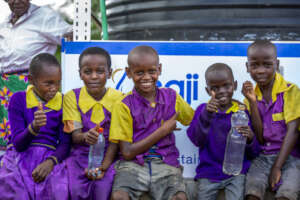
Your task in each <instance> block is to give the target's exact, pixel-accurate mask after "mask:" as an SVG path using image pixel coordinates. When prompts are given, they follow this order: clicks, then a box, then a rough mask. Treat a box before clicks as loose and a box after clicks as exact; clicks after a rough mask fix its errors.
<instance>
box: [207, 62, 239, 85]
mask: <svg viewBox="0 0 300 200" xmlns="http://www.w3.org/2000/svg"><path fill="white" fill-rule="evenodd" d="M220 71H227V72H228V73H229V75H231V77H232V79H234V77H233V73H232V69H231V68H230V67H229V66H228V65H227V64H225V63H214V64H212V65H210V66H209V67H208V68H207V69H206V71H205V80H206V82H207V79H208V74H209V73H211V72H220Z"/></svg>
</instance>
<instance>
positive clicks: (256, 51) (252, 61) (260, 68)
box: [246, 46, 279, 87]
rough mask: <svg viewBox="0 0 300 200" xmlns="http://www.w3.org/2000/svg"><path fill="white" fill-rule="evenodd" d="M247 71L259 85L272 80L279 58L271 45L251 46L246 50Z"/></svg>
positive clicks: (267, 83)
mask: <svg viewBox="0 0 300 200" xmlns="http://www.w3.org/2000/svg"><path fill="white" fill-rule="evenodd" d="M247 57H248V62H247V63H246V66H247V72H248V73H250V75H251V77H252V79H253V80H254V81H255V82H256V83H257V84H258V86H260V87H264V86H267V85H269V84H270V83H272V82H273V80H274V77H275V72H276V70H278V67H279V60H277V58H276V53H275V51H274V49H273V48H272V47H255V46H254V47H252V48H250V49H249V51H248V55H247Z"/></svg>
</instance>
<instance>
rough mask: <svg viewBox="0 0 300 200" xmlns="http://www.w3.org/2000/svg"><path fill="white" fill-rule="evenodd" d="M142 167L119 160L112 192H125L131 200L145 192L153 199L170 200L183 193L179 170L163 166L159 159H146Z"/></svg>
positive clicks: (136, 199) (183, 186)
mask: <svg viewBox="0 0 300 200" xmlns="http://www.w3.org/2000/svg"><path fill="white" fill-rule="evenodd" d="M144 161H145V163H144V166H142V165H139V164H136V163H135V162H132V161H124V160H120V161H118V162H117V163H116V164H115V169H116V175H115V180H114V185H113V189H112V190H113V192H114V191H125V192H127V193H128V194H129V196H130V198H131V200H138V199H139V198H140V197H141V196H142V194H143V193H145V192H147V193H148V194H149V195H150V196H151V197H152V198H153V199H164V200H169V199H171V198H172V197H173V196H174V195H175V194H176V193H178V192H185V184H184V182H183V177H182V170H181V168H176V167H173V166H170V165H167V164H165V163H164V162H163V161H162V160H161V159H160V158H155V157H154V158H147V159H145V160H144Z"/></svg>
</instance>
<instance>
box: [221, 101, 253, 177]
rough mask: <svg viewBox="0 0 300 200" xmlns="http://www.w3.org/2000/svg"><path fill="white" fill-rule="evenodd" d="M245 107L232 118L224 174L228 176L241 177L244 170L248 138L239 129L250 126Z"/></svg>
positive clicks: (240, 107) (240, 108)
mask: <svg viewBox="0 0 300 200" xmlns="http://www.w3.org/2000/svg"><path fill="white" fill-rule="evenodd" d="M244 110H245V107H244V106H239V110H238V111H237V112H235V113H233V114H232V116H231V129H230V132H229V134H228V136H227V142H226V149H225V156H224V162H223V172H224V173H225V174H228V175H234V176H236V175H239V174H240V173H241V171H242V168H243V161H244V154H245V147H246V141H247V138H246V137H244V136H242V135H241V134H240V133H239V132H238V131H237V128H238V127H241V126H248V122H249V118H248V115H247V114H246V112H245V111H244Z"/></svg>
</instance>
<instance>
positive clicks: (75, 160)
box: [66, 146, 115, 200]
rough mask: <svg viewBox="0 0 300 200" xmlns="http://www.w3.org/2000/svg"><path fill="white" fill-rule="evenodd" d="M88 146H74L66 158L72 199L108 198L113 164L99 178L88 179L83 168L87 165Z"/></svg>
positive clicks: (102, 199) (99, 199)
mask: <svg viewBox="0 0 300 200" xmlns="http://www.w3.org/2000/svg"><path fill="white" fill-rule="evenodd" d="M88 154H89V147H87V146H76V148H73V149H72V150H71V155H70V156H69V157H68V158H67V159H66V163H67V169H68V177H69V183H70V184H69V191H70V196H71V199H72V200H79V199H80V200H85V199H86V200H87V199H93V200H96V199H97V200H109V199H110V193H111V188H112V184H113V180H114V175H115V171H114V167H113V166H114V165H113V164H112V165H111V166H110V167H109V168H108V170H107V171H106V173H105V175H104V177H103V178H102V179H101V180H95V181H92V180H89V179H88V178H87V177H86V176H85V174H84V169H85V168H87V167H88Z"/></svg>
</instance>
